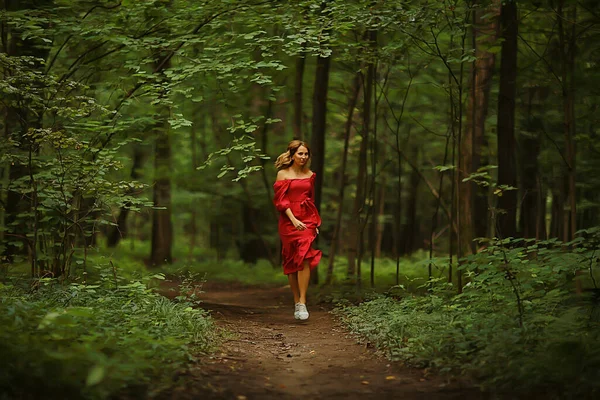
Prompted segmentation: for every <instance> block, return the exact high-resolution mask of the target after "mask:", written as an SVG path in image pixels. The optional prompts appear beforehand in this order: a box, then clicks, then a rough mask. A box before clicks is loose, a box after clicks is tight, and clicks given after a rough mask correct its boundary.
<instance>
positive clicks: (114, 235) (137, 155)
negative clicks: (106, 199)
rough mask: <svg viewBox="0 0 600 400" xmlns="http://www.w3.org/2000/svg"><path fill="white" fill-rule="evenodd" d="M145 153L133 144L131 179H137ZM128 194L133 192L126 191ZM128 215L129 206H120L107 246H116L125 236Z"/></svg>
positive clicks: (109, 233)
mask: <svg viewBox="0 0 600 400" xmlns="http://www.w3.org/2000/svg"><path fill="white" fill-rule="evenodd" d="M144 158H145V154H144V151H143V150H142V148H141V147H140V146H138V145H134V148H133V164H132V165H131V174H130V177H131V179H132V180H138V179H139V178H140V170H141V168H142V167H143V163H144ZM128 194H129V195H130V196H131V195H133V194H134V193H133V192H129V193H128ZM128 215H129V208H127V207H122V208H121V210H120V211H119V216H118V217H117V221H116V226H112V227H111V229H110V230H109V232H108V237H107V239H106V245H107V246H108V247H116V246H117V244H119V241H120V240H121V239H124V238H126V237H127V217H128Z"/></svg>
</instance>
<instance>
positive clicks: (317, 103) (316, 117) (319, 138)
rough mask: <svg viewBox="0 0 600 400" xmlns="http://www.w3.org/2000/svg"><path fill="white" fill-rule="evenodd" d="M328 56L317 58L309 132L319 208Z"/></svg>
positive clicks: (325, 122) (323, 156)
mask: <svg viewBox="0 0 600 400" xmlns="http://www.w3.org/2000/svg"><path fill="white" fill-rule="evenodd" d="M330 62H331V59H330V58H329V57H318V58H317V69H316V72H315V87H314V92H313V117H312V133H311V143H310V146H311V152H312V155H311V168H312V169H313V170H314V171H315V172H316V173H317V175H316V178H315V205H316V206H317V209H318V210H321V193H322V187H323V172H324V168H323V167H324V161H325V130H326V125H327V89H328V86H329V65H330Z"/></svg>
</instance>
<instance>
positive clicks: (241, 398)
mask: <svg viewBox="0 0 600 400" xmlns="http://www.w3.org/2000/svg"><path fill="white" fill-rule="evenodd" d="M246 399H247V397H246V396H244V395H243V394H239V395H238V396H237V400H246Z"/></svg>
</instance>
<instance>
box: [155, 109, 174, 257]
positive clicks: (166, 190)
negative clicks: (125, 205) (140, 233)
mask: <svg viewBox="0 0 600 400" xmlns="http://www.w3.org/2000/svg"><path fill="white" fill-rule="evenodd" d="M168 117H169V115H168V110H163V111H162V113H160V114H159V116H158V118H159V120H158V121H157V123H156V125H155V128H154V134H155V148H154V195H153V201H154V207H157V208H160V209H156V208H155V209H153V210H152V249H151V254H150V265H151V266H159V265H163V264H165V263H167V264H169V263H171V262H172V256H171V248H172V245H173V226H172V223H171V176H170V173H171V141H170V137H169V126H168V122H167V119H168Z"/></svg>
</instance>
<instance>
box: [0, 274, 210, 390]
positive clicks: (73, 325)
mask: <svg viewBox="0 0 600 400" xmlns="http://www.w3.org/2000/svg"><path fill="white" fill-rule="evenodd" d="M157 278H158V279H162V278H163V277H162V276H161V275H156V276H154V277H150V278H147V279H146V280H144V281H141V280H134V281H129V282H123V281H121V280H113V279H101V280H100V281H99V282H98V283H96V284H81V283H69V284H67V283H62V284H61V283H58V282H56V280H50V279H46V280H44V279H42V280H41V281H40V282H39V286H37V287H36V288H34V289H31V288H30V287H28V286H21V285H20V284H19V283H18V282H16V283H5V284H0V327H1V328H0V364H1V365H2V368H1V369H0V398H3V399H14V398H50V397H51V398H60V399H63V398H83V399H105V398H110V397H114V396H117V395H124V394H127V393H129V394H131V395H134V396H138V395H140V394H143V395H144V396H145V395H148V394H152V393H158V392H160V391H161V390H162V389H165V388H167V387H169V386H171V385H172V384H173V379H174V378H175V377H176V375H177V373H178V372H180V371H181V370H183V369H185V367H186V365H187V364H188V363H189V362H190V361H191V360H192V359H193V357H194V354H198V353H199V352H207V351H209V350H210V349H212V348H213V347H214V346H215V345H216V343H217V342H218V340H219V336H218V335H219V334H218V333H217V331H216V329H215V326H214V324H213V323H212V321H211V319H210V318H209V317H208V315H207V314H206V312H205V311H202V310H201V309H197V308H193V307H192V306H193V305H194V298H193V295H190V296H185V295H182V296H179V297H178V298H177V299H176V300H175V301H171V300H169V299H167V298H165V297H163V296H161V295H159V294H157V293H156V292H155V291H153V290H152V289H149V288H148V283H149V281H150V280H151V279H157ZM188 289H189V288H188ZM187 293H188V294H189V293H190V291H189V290H188V291H187Z"/></svg>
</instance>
